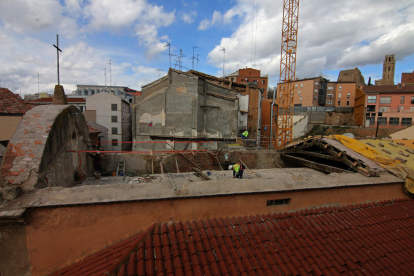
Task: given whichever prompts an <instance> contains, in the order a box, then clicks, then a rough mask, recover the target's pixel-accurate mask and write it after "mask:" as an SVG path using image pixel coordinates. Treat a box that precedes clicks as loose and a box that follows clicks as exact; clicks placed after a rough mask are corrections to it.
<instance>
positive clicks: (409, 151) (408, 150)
mask: <svg viewBox="0 0 414 276" xmlns="http://www.w3.org/2000/svg"><path fill="white" fill-rule="evenodd" d="M405 151H406V152H408V153H411V154H414V151H413V150H412V149H405Z"/></svg>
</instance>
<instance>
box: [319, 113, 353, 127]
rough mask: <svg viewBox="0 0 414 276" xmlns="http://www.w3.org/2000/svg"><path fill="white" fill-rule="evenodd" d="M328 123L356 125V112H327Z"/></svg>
mask: <svg viewBox="0 0 414 276" xmlns="http://www.w3.org/2000/svg"><path fill="white" fill-rule="evenodd" d="M326 124H327V125H333V126H356V125H357V124H356V123H355V117H354V113H339V112H326Z"/></svg>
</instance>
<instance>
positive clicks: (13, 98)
mask: <svg viewBox="0 0 414 276" xmlns="http://www.w3.org/2000/svg"><path fill="white" fill-rule="evenodd" d="M32 107H33V106H31V105H28V104H26V103H25V102H24V101H23V100H22V99H21V98H20V96H19V95H17V94H14V93H13V92H11V91H10V90H9V89H7V88H0V114H2V115H7V114H25V113H26V112H27V111H28V110H30V109H31V108H32Z"/></svg>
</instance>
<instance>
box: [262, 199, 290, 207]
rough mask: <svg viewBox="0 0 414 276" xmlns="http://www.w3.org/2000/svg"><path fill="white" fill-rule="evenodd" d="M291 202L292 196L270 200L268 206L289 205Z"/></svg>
mask: <svg viewBox="0 0 414 276" xmlns="http://www.w3.org/2000/svg"><path fill="white" fill-rule="evenodd" d="M289 202H290V198H284V199H274V200H268V201H267V202H266V206H275V205H287V204H289Z"/></svg>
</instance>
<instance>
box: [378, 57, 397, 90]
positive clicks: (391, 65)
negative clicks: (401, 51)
mask: <svg viewBox="0 0 414 276" xmlns="http://www.w3.org/2000/svg"><path fill="white" fill-rule="evenodd" d="M394 76H395V55H385V59H384V67H383V68H382V81H381V85H394Z"/></svg>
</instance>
